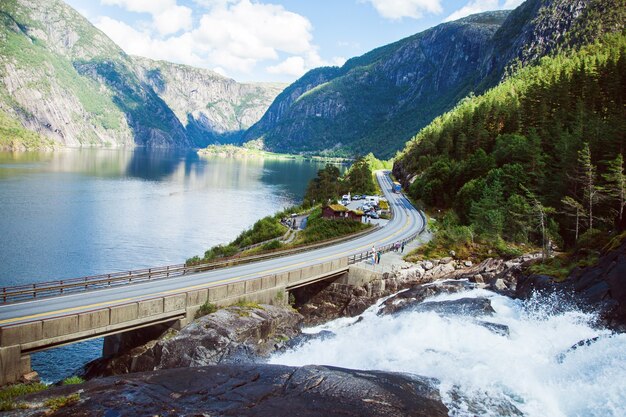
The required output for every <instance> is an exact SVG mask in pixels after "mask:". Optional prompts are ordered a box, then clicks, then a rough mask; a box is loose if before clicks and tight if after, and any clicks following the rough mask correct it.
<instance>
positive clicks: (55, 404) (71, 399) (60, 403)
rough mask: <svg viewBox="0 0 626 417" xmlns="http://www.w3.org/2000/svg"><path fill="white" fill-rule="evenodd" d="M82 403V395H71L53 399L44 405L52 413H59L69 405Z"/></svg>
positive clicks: (49, 399)
mask: <svg viewBox="0 0 626 417" xmlns="http://www.w3.org/2000/svg"><path fill="white" fill-rule="evenodd" d="M78 401H80V394H78V393H76V394H71V395H66V396H62V397H52V398H48V399H47V400H46V401H44V403H43V405H45V406H46V407H48V408H49V409H50V410H52V411H57V410H58V409H60V408H63V407H67V406H68V405H72V404H76V403H77V402H78Z"/></svg>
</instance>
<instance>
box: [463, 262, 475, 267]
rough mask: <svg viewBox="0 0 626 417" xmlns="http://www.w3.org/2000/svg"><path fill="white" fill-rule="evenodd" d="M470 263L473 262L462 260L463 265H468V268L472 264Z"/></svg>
mask: <svg viewBox="0 0 626 417" xmlns="http://www.w3.org/2000/svg"><path fill="white" fill-rule="evenodd" d="M472 265H473V264H472V261H464V262H463V266H466V267H468V268H469V267H470V266H472Z"/></svg>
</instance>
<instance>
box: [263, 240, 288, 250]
mask: <svg viewBox="0 0 626 417" xmlns="http://www.w3.org/2000/svg"><path fill="white" fill-rule="evenodd" d="M282 247H283V244H282V243H280V241H279V240H276V239H275V240H272V241H270V242H267V243H266V244H264V245H263V246H262V248H263V250H276V249H280V248H282Z"/></svg>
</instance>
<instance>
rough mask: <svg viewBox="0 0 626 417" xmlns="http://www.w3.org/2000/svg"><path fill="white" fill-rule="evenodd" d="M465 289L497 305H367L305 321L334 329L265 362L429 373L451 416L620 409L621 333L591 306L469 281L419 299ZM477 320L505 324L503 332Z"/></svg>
mask: <svg viewBox="0 0 626 417" xmlns="http://www.w3.org/2000/svg"><path fill="white" fill-rule="evenodd" d="M466 297H487V298H489V299H490V300H491V303H492V306H493V308H494V309H495V311H496V313H495V314H494V315H493V316H491V317H489V316H486V317H483V318H478V319H477V318H474V317H467V316H454V315H448V316H442V315H439V314H436V313H433V312H421V313H420V312H411V311H407V312H404V313H401V314H397V315H386V316H378V315H377V314H376V313H377V311H378V306H373V307H371V308H370V309H368V310H367V311H366V312H365V313H363V314H362V317H363V319H362V320H361V321H360V322H356V319H355V318H351V319H346V318H342V319H338V320H335V321H332V322H329V323H327V324H324V325H322V326H317V327H315V328H310V329H307V332H309V333H315V332H318V331H320V330H330V331H332V332H333V333H335V334H336V337H334V338H331V339H325V340H312V341H309V342H307V343H306V344H304V345H302V346H299V347H297V348H295V349H294V350H290V351H287V352H285V353H282V354H278V355H275V356H274V357H273V358H271V360H270V362H271V363H277V364H285V365H296V366H300V365H306V364H317V365H333V366H340V367H345V368H353V369H370V370H371V369H377V370H385V371H397V372H409V373H414V374H418V375H423V376H429V377H435V378H437V379H439V381H440V382H441V383H440V391H441V394H442V398H443V400H444V402H445V403H446V405H447V406H448V407H449V409H450V414H451V415H454V416H470V415H472V416H473V415H489V416H509V415H516V414H518V415H519V414H520V413H519V412H521V413H523V415H527V416H538V417H539V416H540V417H544V416H555V417H558V416H603V417H604V416H624V415H626V349H624V346H626V334H612V333H611V332H610V331H608V330H605V329H598V328H597V327H594V322H595V320H596V317H595V316H594V315H592V314H587V313H583V312H580V311H577V310H575V309H573V308H567V306H560V308H558V309H555V308H554V307H555V305H556V303H557V302H558V301H557V300H556V299H544V300H543V301H539V300H531V301H530V302H527V303H522V302H520V301H517V300H512V299H510V298H507V297H503V296H500V295H497V294H495V293H493V292H490V291H486V290H479V289H473V290H467V291H463V292H460V293H456V294H445V295H439V296H436V297H432V298H430V299H428V300H427V301H444V300H455V299H460V298H466ZM379 305H380V303H379ZM480 320H484V321H487V322H490V323H497V324H503V325H506V326H508V327H509V331H510V334H509V336H502V335H499V334H496V333H494V332H492V331H490V330H489V329H487V328H485V327H484V326H483V325H481V324H479V321H480ZM598 336H599V339H598V340H597V341H595V342H593V343H590V344H589V345H584V346H580V347H577V348H576V349H570V348H571V347H572V346H573V345H575V344H576V343H578V342H579V341H581V340H586V339H591V338H594V337H598Z"/></svg>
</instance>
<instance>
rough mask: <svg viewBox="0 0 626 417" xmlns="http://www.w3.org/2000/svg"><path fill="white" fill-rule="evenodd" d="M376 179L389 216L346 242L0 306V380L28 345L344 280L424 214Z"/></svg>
mask: <svg viewBox="0 0 626 417" xmlns="http://www.w3.org/2000/svg"><path fill="white" fill-rule="evenodd" d="M378 179H379V182H380V183H381V186H382V188H383V190H384V192H385V194H386V196H387V198H388V200H389V202H390V206H391V207H392V210H393V212H394V217H393V219H392V220H391V221H390V222H389V223H388V224H387V225H386V226H385V227H382V228H381V229H380V230H377V231H375V232H374V233H371V234H368V235H363V236H361V237H359V238H356V239H354V240H352V241H349V242H344V243H341V244H337V245H333V246H331V247H327V248H322V249H317V250H313V251H310V252H305V253H299V254H296V255H290V256H285V257H281V258H276V259H272V260H268V261H263V262H256V263H253V264H247V265H241V266H236V267H231V268H225V269H221V270H215V271H208V272H203V273H198V274H194V275H190V276H182V277H175V278H165V279H161V280H157V281H150V282H143V283H139V284H129V285H123V286H117V287H114V288H107V289H99V290H93V291H88V292H82V293H74V294H67V295H62V296H56V297H50V298H46V299H37V300H30V301H24V302H18V303H12V304H5V305H0V385H3V384H6V383H10V382H14V381H17V380H19V379H20V378H21V377H22V375H24V374H26V373H28V372H30V371H31V365H30V354H31V353H33V352H37V351H41V350H45V349H50V348H53V347H57V346H61V345H65V344H70V343H75V342H79V341H84V340H88V339H91V338H98V337H105V347H106V345H107V343H106V341H107V339H106V338H107V337H108V338H110V337H111V336H113V335H116V334H120V333H124V332H130V331H136V330H138V329H143V328H146V327H150V326H155V325H163V324H164V323H167V325H168V326H175V327H182V326H184V325H186V324H187V323H188V322H190V321H191V320H193V319H194V317H195V315H196V313H197V311H198V310H199V309H200V307H201V306H202V305H203V304H204V303H206V302H209V303H213V304H216V305H217V306H226V305H230V304H234V303H236V302H238V301H241V300H246V301H254V302H258V303H265V304H286V303H287V300H288V298H289V291H290V290H292V289H295V288H298V287H302V286H305V285H309V284H312V283H315V282H318V281H321V280H336V279H342V280H343V281H344V282H345V281H346V280H347V279H349V278H348V277H347V272H348V268H349V265H350V264H353V263H356V262H360V261H362V260H364V259H366V258H367V257H368V256H369V255H370V253H371V247H372V246H373V245H374V246H376V250H382V251H386V250H389V249H391V247H392V246H393V245H394V244H395V243H397V242H401V241H408V240H411V239H413V238H414V237H415V236H416V235H417V233H419V232H421V231H422V230H423V228H424V218H423V215H422V214H421V213H419V212H418V211H417V210H416V209H415V208H413V207H412V206H411V205H410V203H409V202H408V201H407V200H406V198H405V197H404V196H402V195H401V194H393V193H391V181H390V180H389V178H388V177H387V176H382V175H380V176H379V178H378Z"/></svg>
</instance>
